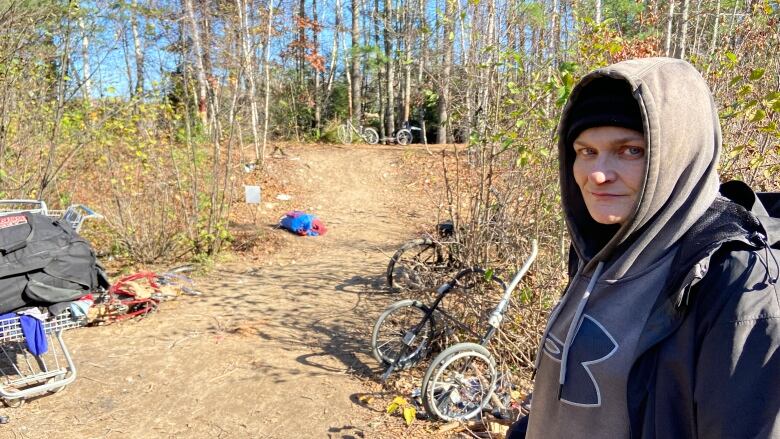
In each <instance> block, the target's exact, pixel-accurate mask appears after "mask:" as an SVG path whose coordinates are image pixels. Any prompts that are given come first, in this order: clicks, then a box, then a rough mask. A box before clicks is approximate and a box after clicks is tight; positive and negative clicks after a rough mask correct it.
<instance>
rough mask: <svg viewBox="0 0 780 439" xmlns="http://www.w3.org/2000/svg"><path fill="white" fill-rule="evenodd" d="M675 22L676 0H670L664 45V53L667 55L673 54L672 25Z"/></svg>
mask: <svg viewBox="0 0 780 439" xmlns="http://www.w3.org/2000/svg"><path fill="white" fill-rule="evenodd" d="M673 24H674V0H669V18H668V21H667V23H666V44H665V45H664V53H666V56H671V54H672V27H673V26H672V25H673Z"/></svg>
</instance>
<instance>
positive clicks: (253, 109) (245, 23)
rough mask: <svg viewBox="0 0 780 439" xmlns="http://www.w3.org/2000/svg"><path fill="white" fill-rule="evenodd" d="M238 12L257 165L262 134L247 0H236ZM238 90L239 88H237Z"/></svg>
mask: <svg viewBox="0 0 780 439" xmlns="http://www.w3.org/2000/svg"><path fill="white" fill-rule="evenodd" d="M236 10H237V11H238V19H239V22H240V29H241V31H240V40H241V41H240V43H241V44H240V49H241V61H242V63H241V72H242V73H243V76H244V83H245V84H246V87H245V88H248V91H247V94H248V96H247V97H248V98H249V109H250V114H251V120H250V125H251V126H252V140H253V145H254V149H255V163H258V164H259V163H260V161H261V160H260V134H259V132H258V129H257V121H258V119H259V117H258V111H257V100H256V98H257V90H256V88H255V75H254V70H255V69H254V67H253V63H252V55H251V54H252V52H251V47H252V45H251V44H250V42H249V39H250V36H249V27H250V26H249V13H248V12H249V5H248V4H247V0H236ZM236 90H238V87H236Z"/></svg>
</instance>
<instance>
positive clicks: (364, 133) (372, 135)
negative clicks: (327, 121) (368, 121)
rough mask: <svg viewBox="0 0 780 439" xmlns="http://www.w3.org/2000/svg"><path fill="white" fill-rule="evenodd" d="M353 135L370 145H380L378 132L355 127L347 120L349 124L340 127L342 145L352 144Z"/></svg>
mask: <svg viewBox="0 0 780 439" xmlns="http://www.w3.org/2000/svg"><path fill="white" fill-rule="evenodd" d="M353 135H357V137H359V138H360V139H362V140H363V141H364V142H366V143H368V144H369V145H376V144H377V143H379V134H377V132H376V130H375V129H373V128H369V127H364V126H363V125H360V126H357V127H355V125H353V124H352V121H351V120H349V119H347V122H346V123H344V124H343V125H339V128H338V136H339V140H340V141H341V143H344V144H348V143H352V137H353Z"/></svg>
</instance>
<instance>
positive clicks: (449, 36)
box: [436, 0, 455, 144]
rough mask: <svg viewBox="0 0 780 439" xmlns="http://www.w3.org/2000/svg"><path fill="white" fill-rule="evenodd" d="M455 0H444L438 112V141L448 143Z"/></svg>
mask: <svg viewBox="0 0 780 439" xmlns="http://www.w3.org/2000/svg"><path fill="white" fill-rule="evenodd" d="M453 1H455V0H444V5H445V6H444V18H443V20H444V26H443V29H444V33H443V35H442V48H443V50H444V56H443V57H442V69H441V87H440V93H439V102H438V112H439V130H438V132H437V135H436V142H437V143H439V144H441V143H447V140H448V132H447V131H448V129H449V126H450V121H449V109H450V102H449V101H450V74H451V72H452V48H453V44H452V43H453V41H452V40H453V26H452V22H453V13H452V2H453Z"/></svg>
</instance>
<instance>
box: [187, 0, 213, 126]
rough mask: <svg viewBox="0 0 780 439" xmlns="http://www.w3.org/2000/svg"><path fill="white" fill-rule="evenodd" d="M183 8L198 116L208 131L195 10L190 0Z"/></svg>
mask: <svg viewBox="0 0 780 439" xmlns="http://www.w3.org/2000/svg"><path fill="white" fill-rule="evenodd" d="M184 8H185V11H186V13H187V21H188V22H189V24H190V33H191V34H192V35H191V37H192V45H193V50H194V52H195V54H194V58H195V72H196V75H197V81H198V117H199V118H200V122H201V124H202V126H203V129H204V130H206V131H208V130H209V127H208V115H207V114H206V99H207V97H208V84H207V83H206V70H205V69H204V67H203V51H202V50H201V42H200V31H199V30H198V24H197V22H196V21H195V10H194V9H193V7H192V0H184Z"/></svg>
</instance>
